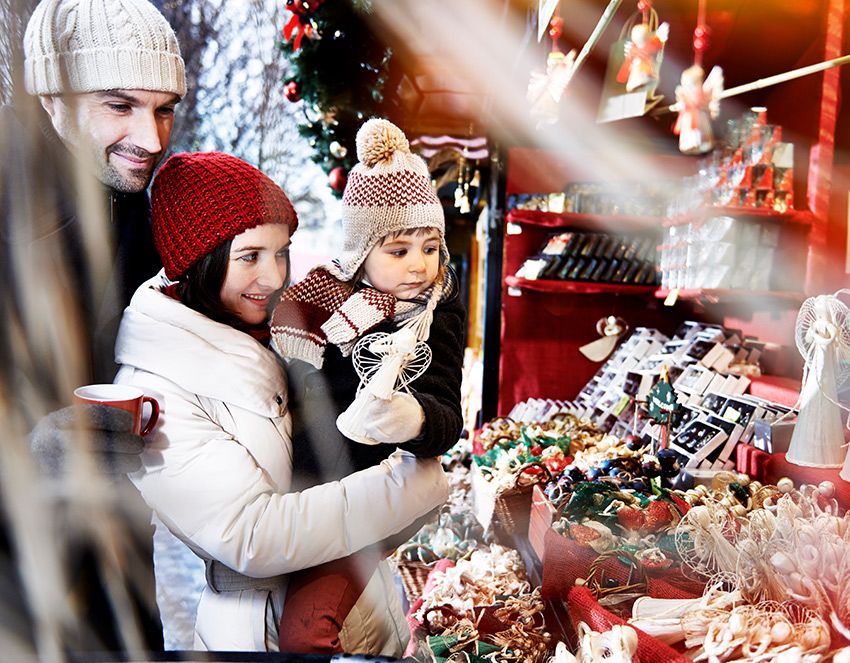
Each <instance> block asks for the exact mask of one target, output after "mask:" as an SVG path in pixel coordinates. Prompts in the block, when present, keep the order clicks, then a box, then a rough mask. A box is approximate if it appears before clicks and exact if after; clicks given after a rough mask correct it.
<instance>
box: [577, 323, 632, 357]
mask: <svg viewBox="0 0 850 663" xmlns="http://www.w3.org/2000/svg"><path fill="white" fill-rule="evenodd" d="M628 331H629V323H627V322H626V321H625V320H623V319H622V318H618V317H617V316H615V315H609V316H607V317H604V318H599V320H597V321H596V333H597V334H599V336H600V337H601V338H597V339H596V340H595V341H591V342H590V343H586V344H585V345H582V346H581V347H580V348H579V352H581V353H582V354H583V355H584V356H585V357H587V358H588V359H590V361H605V359H607V358H608V355H610V354H611V353H612V352H613V351H614V348H615V347H616V346H617V343H618V342H619V340H620V339H621V338H622V337H623V335H624V334H625V333H626V332H628Z"/></svg>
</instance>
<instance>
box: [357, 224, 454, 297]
mask: <svg viewBox="0 0 850 663" xmlns="http://www.w3.org/2000/svg"><path fill="white" fill-rule="evenodd" d="M363 269H364V271H365V273H366V278H367V279H369V282H370V283H371V284H372V285H373V286H374V287H375V288H377V289H378V290H380V291H381V292H386V293H388V294H390V295H395V296H396V297H397V298H398V299H413V298H414V297H417V296H418V295H420V294H421V293H422V292H424V291H425V290H427V289H428V288H429V287H430V286H431V284H432V283H434V280H435V279H436V278H437V272H438V271H439V269H440V233H439V232H438V231H437V230H436V229H433V228H431V229H428V230H426V231H423V232H421V233H416V234H411V235H398V236H396V237H393V236H391V235H390V236H387V237H385V238H384V239H383V241H382V242H381V243H379V244H377V245H375V246H374V247H373V248H372V250H371V251H370V252H369V255H368V256H366V261H365V262H364V263H363Z"/></svg>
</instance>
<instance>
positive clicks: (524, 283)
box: [505, 276, 656, 295]
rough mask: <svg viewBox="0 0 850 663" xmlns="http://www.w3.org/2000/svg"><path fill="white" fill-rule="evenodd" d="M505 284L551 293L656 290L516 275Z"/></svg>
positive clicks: (643, 291)
mask: <svg viewBox="0 0 850 663" xmlns="http://www.w3.org/2000/svg"><path fill="white" fill-rule="evenodd" d="M505 284H506V285H507V286H508V287H509V288H519V289H520V290H533V291H535V292H545V293H548V294H552V295H566V294H573V295H601V294H624V295H651V294H652V293H653V292H655V290H656V286H654V285H624V284H622V283H596V282H593V281H558V280H555V279H523V278H519V277H516V276H506V277H505Z"/></svg>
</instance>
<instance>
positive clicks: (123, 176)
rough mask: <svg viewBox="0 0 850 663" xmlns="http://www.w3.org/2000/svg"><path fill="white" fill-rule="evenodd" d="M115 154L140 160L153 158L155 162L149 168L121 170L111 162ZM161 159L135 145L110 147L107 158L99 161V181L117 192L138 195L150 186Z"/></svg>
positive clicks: (117, 144)
mask: <svg viewBox="0 0 850 663" xmlns="http://www.w3.org/2000/svg"><path fill="white" fill-rule="evenodd" d="M115 152H120V153H122V154H128V155H130V156H134V157H138V158H140V159H150V158H153V161H152V163H151V165H150V166H147V167H143V168H130V169H125V170H119V169H118V168H116V167H115V166H114V165H112V163H110V161H109V155H110V154H112V153H115ZM160 158H161V157H159V156H157V155H155V154H152V153H150V152H148V151H146V150H143V149H142V148H140V147H137V146H135V145H128V144H125V143H116V144H115V145H110V146H109V147H108V148H106V158H105V159H104V160H100V159H99V160H98V161H99V163H98V164H97V166H98V179H99V180H100V181H101V182H103V183H104V184H105V185H106V186H108V187H110V188H112V189H115V190H116V191H121V192H122V193H138V192H139V191H144V190H145V189H146V188H147V186H148V184H150V181H151V176H152V175H153V171H154V168H156V165H157V164H158V163H159V161H160Z"/></svg>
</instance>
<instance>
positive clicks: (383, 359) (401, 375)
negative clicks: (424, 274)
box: [336, 326, 431, 444]
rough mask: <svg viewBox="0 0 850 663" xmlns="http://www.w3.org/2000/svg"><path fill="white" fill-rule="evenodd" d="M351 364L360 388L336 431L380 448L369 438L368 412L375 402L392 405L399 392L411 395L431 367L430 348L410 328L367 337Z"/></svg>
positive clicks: (337, 423)
mask: <svg viewBox="0 0 850 663" xmlns="http://www.w3.org/2000/svg"><path fill="white" fill-rule="evenodd" d="M351 360H352V362H353V363H354V368H355V370H356V371H357V375H358V377H359V378H360V386H359V387H358V389H357V396H356V397H355V399H354V400H353V401H352V403H351V405H349V406H348V408H347V409H346V410H345V411H344V412H343V413H342V414H340V415H339V417H337V420H336V427H337V429H338V430H339V432H340V433H342V434H343V435H345V436H346V437H347V438H349V439H352V440H354V441H356V442H360V443H361V444H380V441H378V440H376V439H374V437H372V436H371V435H370V434H369V430H370V427H369V421H368V418H369V412H371V411H372V409H373V406H374V405H375V401H378V400H382V401H387V402H389V401H390V399H391V398H392V397H393V395H395V394H397V393H398V392H403V393H407V392H408V389H407V386H408V385H409V384H410V383H411V382H413V381H414V380H416V378H418V377H419V376H420V375H422V373H424V372H425V370H426V369H427V368H428V366H429V365H430V364H431V348H430V347H429V346H428V344H427V343H424V342H422V341H420V340H418V339H417V333H416V331H415V330H414V329H413V328H411V327H409V326H408V327H402V328H401V329H400V330H398V331H397V332H393V333H392V334H387V333H385V332H376V333H373V334H367V335H366V336H364V337H363V338H361V339H360V340H359V341H357V343H356V344H355V346H354V349H353V350H352V352H351Z"/></svg>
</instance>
